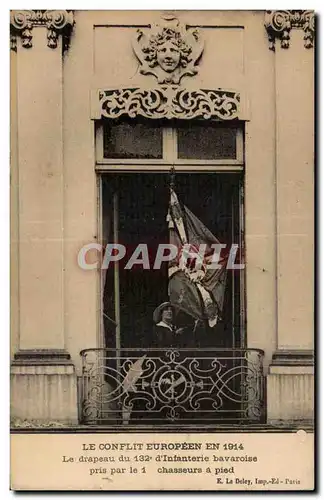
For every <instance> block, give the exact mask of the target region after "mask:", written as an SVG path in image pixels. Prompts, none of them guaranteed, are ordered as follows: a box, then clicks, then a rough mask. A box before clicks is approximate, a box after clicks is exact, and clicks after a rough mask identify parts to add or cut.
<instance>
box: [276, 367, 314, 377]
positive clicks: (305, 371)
mask: <svg viewBox="0 0 324 500" xmlns="http://www.w3.org/2000/svg"><path fill="white" fill-rule="evenodd" d="M269 374H270V375H314V366H311V365H303V366H300V365H270V366H269Z"/></svg>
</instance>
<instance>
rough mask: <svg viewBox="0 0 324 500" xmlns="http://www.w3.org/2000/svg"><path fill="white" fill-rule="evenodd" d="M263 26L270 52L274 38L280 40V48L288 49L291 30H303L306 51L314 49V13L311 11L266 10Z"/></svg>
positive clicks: (273, 46)
mask: <svg viewBox="0 0 324 500" xmlns="http://www.w3.org/2000/svg"><path fill="white" fill-rule="evenodd" d="M264 25H265V28H266V31H267V34H268V39H269V49H270V50H275V42H276V38H278V39H279V40H280V46H281V48H283V49H288V48H289V43H290V31H291V30H292V29H293V28H299V29H303V30H304V45H305V48H306V49H310V48H312V47H314V38H315V13H314V11H312V10H267V11H266V17H265V23H264Z"/></svg>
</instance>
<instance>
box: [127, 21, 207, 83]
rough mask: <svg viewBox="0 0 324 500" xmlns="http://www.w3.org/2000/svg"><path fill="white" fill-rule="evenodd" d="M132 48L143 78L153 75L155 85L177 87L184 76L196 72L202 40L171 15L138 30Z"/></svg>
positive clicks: (194, 30)
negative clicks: (166, 84)
mask: <svg viewBox="0 0 324 500" xmlns="http://www.w3.org/2000/svg"><path fill="white" fill-rule="evenodd" d="M133 49H134V52H135V54H136V56H137V58H138V60H139V61H140V64H141V68H140V72H141V73H142V74H143V75H148V74H151V75H154V76H155V77H156V78H157V81H158V83H170V84H179V83H180V80H181V78H182V77H184V76H185V75H188V76H192V75H195V74H196V73H197V72H198V67H197V61H198V59H199V58H200V56H201V54H202V51H203V41H202V39H201V35H200V33H199V31H198V30H197V29H187V27H186V26H185V25H184V24H180V23H179V21H178V20H177V19H176V18H175V17H172V16H171V17H169V18H165V19H163V21H162V22H161V23H160V24H153V25H151V26H150V28H148V29H144V30H143V29H138V30H137V32H136V36H135V38H134V40H133Z"/></svg>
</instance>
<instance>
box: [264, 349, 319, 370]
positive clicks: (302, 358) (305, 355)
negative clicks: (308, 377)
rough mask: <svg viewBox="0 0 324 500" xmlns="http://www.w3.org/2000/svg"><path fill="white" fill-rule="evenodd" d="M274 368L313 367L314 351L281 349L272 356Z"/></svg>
mask: <svg viewBox="0 0 324 500" xmlns="http://www.w3.org/2000/svg"><path fill="white" fill-rule="evenodd" d="M271 365H273V366H282V365H283V366H287V365H288V366H313V365H314V351H312V350H310V349H301V350H298V349H296V350H295V349H294V350H293V349H279V350H278V351H276V352H275V353H274V354H273V356H272V362H271Z"/></svg>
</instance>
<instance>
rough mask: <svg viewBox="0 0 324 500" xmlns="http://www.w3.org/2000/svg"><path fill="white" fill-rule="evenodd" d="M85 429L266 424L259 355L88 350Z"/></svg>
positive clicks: (84, 354) (218, 351) (239, 351)
mask: <svg viewBox="0 0 324 500" xmlns="http://www.w3.org/2000/svg"><path fill="white" fill-rule="evenodd" d="M81 356H82V366H83V371H82V387H81V392H82V394H81V400H82V404H81V408H82V410H81V411H82V422H83V423H86V424H90V425H91V424H92V425H98V424H106V425H109V424H112V425H121V426H125V425H128V424H136V425H138V424H150V425H152V424H154V423H155V424H158V425H172V424H174V425H178V426H179V425H181V424H203V423H205V424H214V423H233V424H234V423H236V424H243V423H253V422H254V423H258V422H261V421H262V419H263V408H264V401H263V399H264V390H263V366H262V361H263V351H261V350H259V349H213V348H206V349H196V350H195V351H194V352H193V350H192V349H171V348H170V349H134V348H133V349H131V348H123V349H119V350H118V351H117V350H115V349H85V350H83V351H81Z"/></svg>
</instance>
